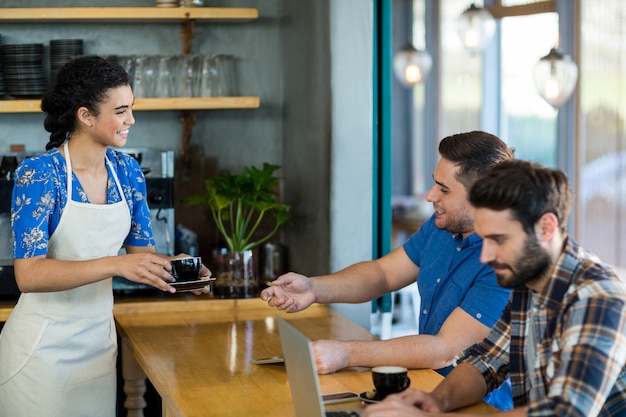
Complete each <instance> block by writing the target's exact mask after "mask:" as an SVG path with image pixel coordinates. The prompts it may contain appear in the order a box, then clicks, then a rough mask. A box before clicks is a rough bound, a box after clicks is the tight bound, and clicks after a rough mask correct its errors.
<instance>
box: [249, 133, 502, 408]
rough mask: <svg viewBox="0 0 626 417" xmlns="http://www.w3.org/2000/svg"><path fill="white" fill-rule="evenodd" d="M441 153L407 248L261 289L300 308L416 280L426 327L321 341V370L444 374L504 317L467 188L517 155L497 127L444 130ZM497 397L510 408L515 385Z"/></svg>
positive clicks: (357, 298)
mask: <svg viewBox="0 0 626 417" xmlns="http://www.w3.org/2000/svg"><path fill="white" fill-rule="evenodd" d="M439 154H440V155H441V159H440V161H439V163H438V165H437V167H436V169H435V172H434V173H433V180H434V182H435V184H434V185H433V187H432V188H431V189H430V190H429V191H428V193H427V195H426V200H427V201H429V202H430V203H432V204H433V208H434V211H435V212H434V214H433V215H432V217H431V218H430V219H429V220H428V221H426V222H425V223H424V225H422V227H421V228H420V229H419V230H418V231H417V232H416V233H415V235H413V236H412V237H411V238H410V239H409V240H408V241H407V242H406V243H405V244H404V245H403V246H402V247H400V248H397V249H395V250H393V251H392V252H391V253H389V254H387V255H385V256H383V257H381V258H379V259H376V260H373V261H365V262H360V263H357V264H355V265H352V266H349V267H347V268H345V269H343V270H341V271H339V272H336V273H333V274H330V275H324V276H318V277H311V278H308V277H306V276H303V275H300V274H296V273H293V272H290V273H288V274H285V275H282V276H280V277H278V278H277V279H276V280H275V281H273V282H272V286H271V287H269V288H266V289H265V290H263V292H262V293H261V298H262V299H263V300H266V301H267V302H268V304H269V305H270V306H273V307H276V308H278V309H279V310H284V311H286V312H289V313H295V312H297V311H301V310H303V309H305V308H307V307H308V306H310V305H311V304H312V303H315V302H316V303H362V302H365V301H370V300H373V299H376V298H377V297H380V296H382V295H383V294H386V293H389V292H392V291H397V290H399V289H401V288H403V287H405V286H407V285H411V284H414V283H415V282H416V281H417V285H418V288H419V292H420V297H421V306H422V307H421V308H422V311H421V316H420V318H419V322H420V334H418V335H411V336H405V337H398V338H393V339H390V340H380V341H336V340H318V341H315V342H314V344H313V348H314V353H315V360H316V363H317V370H318V372H319V373H330V372H335V371H337V370H339V369H341V368H345V367H349V366H366V367H374V366H379V365H398V366H404V367H407V368H413V369H415V368H432V369H436V370H438V371H439V372H440V373H442V374H444V375H445V374H447V373H448V372H449V369H450V366H451V365H452V363H453V361H454V358H455V356H456V355H457V354H459V353H460V352H461V351H463V350H464V349H465V348H467V347H468V346H471V345H472V344H474V343H477V342H479V341H481V340H482V339H483V338H484V337H485V336H486V335H487V334H488V333H489V329H490V328H491V326H493V325H494V324H495V323H496V321H497V320H498V318H499V317H500V315H501V313H502V310H503V309H504V306H505V304H506V302H507V300H508V297H509V290H508V289H505V288H502V287H500V286H499V285H498V283H497V281H496V277H495V274H494V272H493V269H492V268H491V267H489V266H487V265H484V264H482V263H481V262H480V251H481V248H482V240H481V239H480V238H479V237H478V236H477V235H476V234H474V220H473V216H474V209H473V207H472V206H471V205H470V203H469V202H468V199H467V196H468V192H469V189H470V188H471V186H472V185H473V184H474V183H475V182H476V181H477V180H478V179H479V178H481V177H482V175H484V173H485V172H487V171H488V170H489V169H490V168H491V167H492V166H494V165H496V164H498V163H500V162H502V161H505V160H509V159H512V158H513V150H512V149H509V147H508V146H507V145H506V144H505V143H504V142H503V141H501V140H500V139H499V138H497V137H496V136H494V135H491V134H489V133H485V132H480V131H473V132H467V133H461V134H457V135H452V136H448V137H446V138H444V139H443V140H442V141H441V142H440V143H439ZM506 388H508V387H505V391H507V390H506ZM500 395H502V397H500ZM494 396H495V397H498V398H489V399H487V400H488V401H489V402H490V403H491V404H493V405H495V406H496V407H498V408H501V409H507V408H510V407H511V405H512V400H511V395H510V391H508V392H504V393H503V394H494Z"/></svg>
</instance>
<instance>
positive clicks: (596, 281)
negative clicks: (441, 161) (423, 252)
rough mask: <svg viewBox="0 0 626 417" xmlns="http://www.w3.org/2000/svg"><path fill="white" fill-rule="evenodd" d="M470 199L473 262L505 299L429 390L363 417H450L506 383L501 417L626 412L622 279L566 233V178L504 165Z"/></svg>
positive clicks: (408, 393) (407, 394)
mask: <svg viewBox="0 0 626 417" xmlns="http://www.w3.org/2000/svg"><path fill="white" fill-rule="evenodd" d="M469 197H470V201H471V202H472V204H473V205H474V207H475V212H474V214H475V220H476V223H475V224H476V232H477V233H478V234H479V235H480V236H482V237H483V238H484V241H483V249H482V253H481V260H482V261H483V262H485V263H487V264H489V265H491V266H492V267H493V268H494V271H495V273H496V277H497V279H498V282H499V283H500V285H502V286H503V287H505V288H512V293H511V297H510V301H509V303H508V305H507V306H506V308H505V310H504V312H503V313H502V317H501V318H500V319H499V321H498V322H497V323H496V324H495V325H494V326H493V327H492V329H491V331H490V333H489V335H488V336H487V337H486V338H485V339H484V340H483V341H482V342H481V343H477V344H475V345H472V346H471V347H470V348H468V349H467V350H466V351H465V352H463V354H462V355H460V356H459V359H458V365H457V366H456V367H455V368H454V370H453V371H452V372H450V374H449V375H448V376H447V377H446V378H445V379H444V380H443V382H441V383H440V384H439V385H438V386H437V387H436V388H435V390H434V391H433V392H431V393H426V392H423V391H419V390H416V389H408V390H405V391H403V392H402V393H400V394H395V395H390V396H388V397H387V398H386V399H385V400H384V401H381V402H380V403H379V404H374V405H372V406H371V407H367V408H366V410H365V413H364V414H363V416H368V417H374V416H391V415H393V416H405V417H409V416H416V417H417V416H434V415H441V416H443V415H444V414H445V415H446V416H448V415H449V416H452V415H456V414H455V413H450V414H448V413H447V412H449V411H453V410H457V409H458V408H460V407H463V406H466V405H469V404H473V403H475V402H476V401H478V400H479V399H480V398H481V397H482V396H484V395H485V393H486V392H489V391H490V390H492V389H494V388H495V387H497V386H499V385H500V384H502V383H503V382H504V381H505V380H508V379H510V381H511V387H512V393H513V399H514V402H515V409H514V410H511V411H509V412H507V413H506V416H507V417H510V416H535V417H536V416H569V417H572V416H579V417H582V416H584V417H596V416H600V417H622V416H624V415H626V366H625V365H624V364H625V363H626V343H625V342H626V281H625V280H624V279H623V278H620V277H619V276H618V275H617V273H616V272H615V271H614V270H613V269H612V268H611V266H609V265H607V264H605V263H603V262H602V261H601V260H599V259H598V257H597V256H595V255H594V254H592V253H590V252H588V251H586V250H585V249H584V248H582V247H581V246H580V245H579V244H578V243H577V242H576V240H575V239H573V238H572V237H571V236H570V235H569V233H568V229H567V224H568V221H569V216H570V208H571V204H572V198H573V193H572V190H571V188H570V185H569V181H568V179H567V176H566V175H565V173H563V172H562V171H559V170H554V169H550V168H546V167H543V166H541V165H538V164H535V163H532V162H527V161H519V160H517V161H507V162H504V163H502V164H499V165H498V166H496V167H494V169H493V171H492V172H490V174H489V175H486V176H484V177H483V178H482V179H481V180H479V181H478V182H476V184H475V185H474V186H473V187H472V189H471V191H470V194H469ZM498 415H504V413H499V414H498Z"/></svg>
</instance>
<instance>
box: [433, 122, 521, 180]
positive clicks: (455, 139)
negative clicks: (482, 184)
mask: <svg viewBox="0 0 626 417" xmlns="http://www.w3.org/2000/svg"><path fill="white" fill-rule="evenodd" d="M514 153H515V152H514V150H513V149H512V148H509V147H508V146H507V144H506V143H504V141H502V140H501V139H500V138H498V137H497V136H495V135H492V134H490V133H487V132H483V131H480V130H474V131H471V132H465V133H457V134H455V135H451V136H448V137H445V138H443V139H442V140H441V142H439V154H440V155H441V157H442V158H444V159H447V160H448V161H450V162H452V163H454V164H455V165H457V166H458V167H459V170H458V171H457V174H456V179H457V180H458V181H459V182H460V183H461V184H463V186H465V189H466V190H467V191H468V192H469V190H470V188H471V187H472V185H473V184H474V183H475V182H476V181H477V180H478V179H479V178H481V177H482V176H483V175H485V173H486V172H487V171H489V169H490V168H491V167H493V166H494V165H495V164H498V163H500V162H502V161H506V160H510V159H513V157H514Z"/></svg>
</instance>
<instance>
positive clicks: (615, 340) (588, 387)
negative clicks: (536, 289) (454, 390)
mask: <svg viewBox="0 0 626 417" xmlns="http://www.w3.org/2000/svg"><path fill="white" fill-rule="evenodd" d="M530 297H531V294H530V290H529V289H527V288H526V287H523V288H517V289H515V290H514V291H513V292H512V293H511V298H510V300H509V303H508V305H507V307H506V309H505V311H504V312H503V314H502V317H501V318H500V320H499V321H498V322H497V323H496V324H495V326H494V327H493V328H492V330H491V332H490V334H489V335H488V336H487V337H486V338H485V339H484V340H483V342H481V343H479V344H476V345H474V346H472V347H470V348H468V349H467V350H466V351H465V352H463V354H462V355H461V356H460V357H459V359H458V360H459V362H461V361H463V362H470V363H472V364H473V365H474V366H476V368H477V369H478V370H479V371H480V372H481V373H482V375H483V377H484V378H485V381H486V383H487V386H488V389H489V390H493V389H494V388H496V387H497V386H499V385H500V384H501V383H502V382H503V381H504V380H505V379H506V378H507V377H510V378H511V387H512V390H513V400H514V403H515V406H516V407H523V406H525V407H527V411H528V416H553V415H559V416H580V417H592V416H598V415H599V416H626V367H625V365H626V282H624V280H623V279H621V278H620V277H618V276H617V275H616V274H615V272H613V270H611V269H610V268H609V267H607V266H605V265H603V264H601V263H600V262H599V260H598V259H597V258H595V257H594V256H593V255H591V254H589V253H588V252H586V251H584V250H583V249H582V248H581V247H580V246H578V244H577V243H576V242H575V241H574V240H573V239H571V238H569V239H568V241H567V246H566V248H565V251H564V252H563V254H562V255H561V257H560V259H559V261H558V263H557V265H556V267H555V269H554V271H553V273H552V277H551V278H550V281H549V283H548V284H547V285H546V287H545V288H544V289H543V290H542V292H541V293H540V294H538V300H539V309H538V310H534V312H533V313H532V319H533V320H534V325H535V330H536V336H535V340H536V357H535V361H534V366H532V369H527V366H526V358H525V356H524V346H525V344H527V343H528V340H527V331H528V330H527V325H526V324H527V320H529V311H528V310H529V305H530V304H529V299H530ZM530 328H532V327H530Z"/></svg>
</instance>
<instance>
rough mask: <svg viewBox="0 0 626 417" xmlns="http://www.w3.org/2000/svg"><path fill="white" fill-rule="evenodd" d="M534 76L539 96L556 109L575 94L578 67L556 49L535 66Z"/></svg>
mask: <svg viewBox="0 0 626 417" xmlns="http://www.w3.org/2000/svg"><path fill="white" fill-rule="evenodd" d="M533 76H534V79H535V86H536V87H537V91H538V92H539V95H540V96H541V97H542V98H543V99H544V100H545V101H547V102H548V103H549V104H551V105H552V106H553V107H554V108H557V107H560V106H562V105H563V104H564V103H565V102H566V101H567V100H568V99H569V98H570V96H571V95H572V93H573V92H574V88H575V87H576V81H577V80H578V66H577V65H576V63H575V62H574V61H572V59H571V58H570V57H569V56H568V55H564V54H562V53H561V52H559V51H557V50H556V49H555V48H553V49H551V50H550V52H549V53H548V55H546V56H544V57H543V58H541V59H540V60H539V62H537V64H536V65H535V68H534V71H533Z"/></svg>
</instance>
